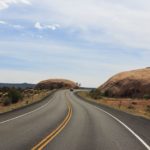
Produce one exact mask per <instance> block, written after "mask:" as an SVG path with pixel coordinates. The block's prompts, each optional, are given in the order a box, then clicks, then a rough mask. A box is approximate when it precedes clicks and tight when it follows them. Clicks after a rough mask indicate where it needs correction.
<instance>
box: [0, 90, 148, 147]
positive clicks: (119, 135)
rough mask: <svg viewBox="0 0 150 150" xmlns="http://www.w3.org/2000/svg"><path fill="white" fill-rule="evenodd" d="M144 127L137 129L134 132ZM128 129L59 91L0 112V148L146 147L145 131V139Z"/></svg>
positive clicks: (102, 112)
mask: <svg viewBox="0 0 150 150" xmlns="http://www.w3.org/2000/svg"><path fill="white" fill-rule="evenodd" d="M103 109H104V108H103ZM105 111H106V110H105ZM123 117H124V116H123ZM135 121H136V120H135ZM146 121H147V124H148V125H150V121H148V120H146ZM131 123H132V121H131ZM137 126H138V125H137ZM140 126H142V123H141V124H140ZM149 127H150V126H149ZM135 128H136V127H135ZM148 129H149V128H148ZM148 129H146V128H143V131H142V130H141V129H140V130H141V131H139V134H140V135H139V134H138V135H139V136H140V137H142V134H143V133H144V132H146V131H147V133H148V132H149V131H150V130H148ZM131 131H135V130H134V127H132V128H131ZM131 131H129V130H128V129H127V128H126V127H125V126H124V125H123V124H121V122H119V121H118V120H116V119H115V118H113V116H111V115H109V114H107V112H104V111H103V110H102V109H99V108H97V107H96V106H94V105H91V104H89V103H86V102H85V101H83V100H81V99H79V98H78V97H76V96H75V95H74V94H73V92H70V91H67V90H62V91H58V92H56V93H55V94H54V95H53V96H52V97H49V98H47V99H46V100H44V101H42V102H41V103H38V104H35V105H32V106H29V107H27V108H24V109H20V110H17V111H14V112H10V113H6V114H4V115H0V150H30V149H32V150H36V149H46V150H146V149H149V147H148V144H146V143H148V142H149V141H148V140H149V138H150V137H149V134H146V135H145V139H146V142H145V139H144V140H143V138H141V139H142V140H143V141H140V139H138V137H136V136H135V135H133V133H131ZM134 133H135V132H134ZM135 134H136V133H135ZM143 142H144V143H143ZM144 144H146V145H144ZM146 146H147V147H146Z"/></svg>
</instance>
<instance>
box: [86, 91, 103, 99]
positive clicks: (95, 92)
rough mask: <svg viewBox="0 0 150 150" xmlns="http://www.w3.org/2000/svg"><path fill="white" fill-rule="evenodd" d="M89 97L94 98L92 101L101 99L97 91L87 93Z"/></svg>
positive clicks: (100, 94)
mask: <svg viewBox="0 0 150 150" xmlns="http://www.w3.org/2000/svg"><path fill="white" fill-rule="evenodd" d="M89 95H90V97H92V98H94V99H101V98H102V93H101V92H100V91H99V90H97V89H96V90H95V89H93V90H91V91H90V93H89Z"/></svg>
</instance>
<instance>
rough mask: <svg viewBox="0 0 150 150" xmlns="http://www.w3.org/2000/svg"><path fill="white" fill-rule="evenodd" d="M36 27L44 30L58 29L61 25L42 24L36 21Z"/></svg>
mask: <svg viewBox="0 0 150 150" xmlns="http://www.w3.org/2000/svg"><path fill="white" fill-rule="evenodd" d="M34 27H35V28H36V29H39V30H44V29H51V30H56V29H57V28H59V27H60V25H59V24H51V25H42V24H41V23H40V22H36V23H35V25H34Z"/></svg>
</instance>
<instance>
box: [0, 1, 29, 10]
mask: <svg viewBox="0 0 150 150" xmlns="http://www.w3.org/2000/svg"><path fill="white" fill-rule="evenodd" d="M19 3H22V4H26V5H31V2H30V1H28V0H0V10H2V9H6V8H8V7H9V6H10V5H11V4H19Z"/></svg>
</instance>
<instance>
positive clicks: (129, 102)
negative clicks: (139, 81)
mask: <svg viewBox="0 0 150 150" xmlns="http://www.w3.org/2000/svg"><path fill="white" fill-rule="evenodd" d="M77 94H78V95H79V96H81V97H84V98H86V99H87V100H88V101H94V102H96V103H99V104H103V105H107V106H109V107H112V108H115V109H118V110H121V111H125V112H127V113H131V114H133V115H137V116H142V117H145V118H148V119H150V100H143V99H142V100H141V99H123V98H121V99H116V98H102V99H97V100H94V99H92V98H91V97H90V96H89V93H88V92H85V91H84V92H83V91H82V92H78V93H77Z"/></svg>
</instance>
